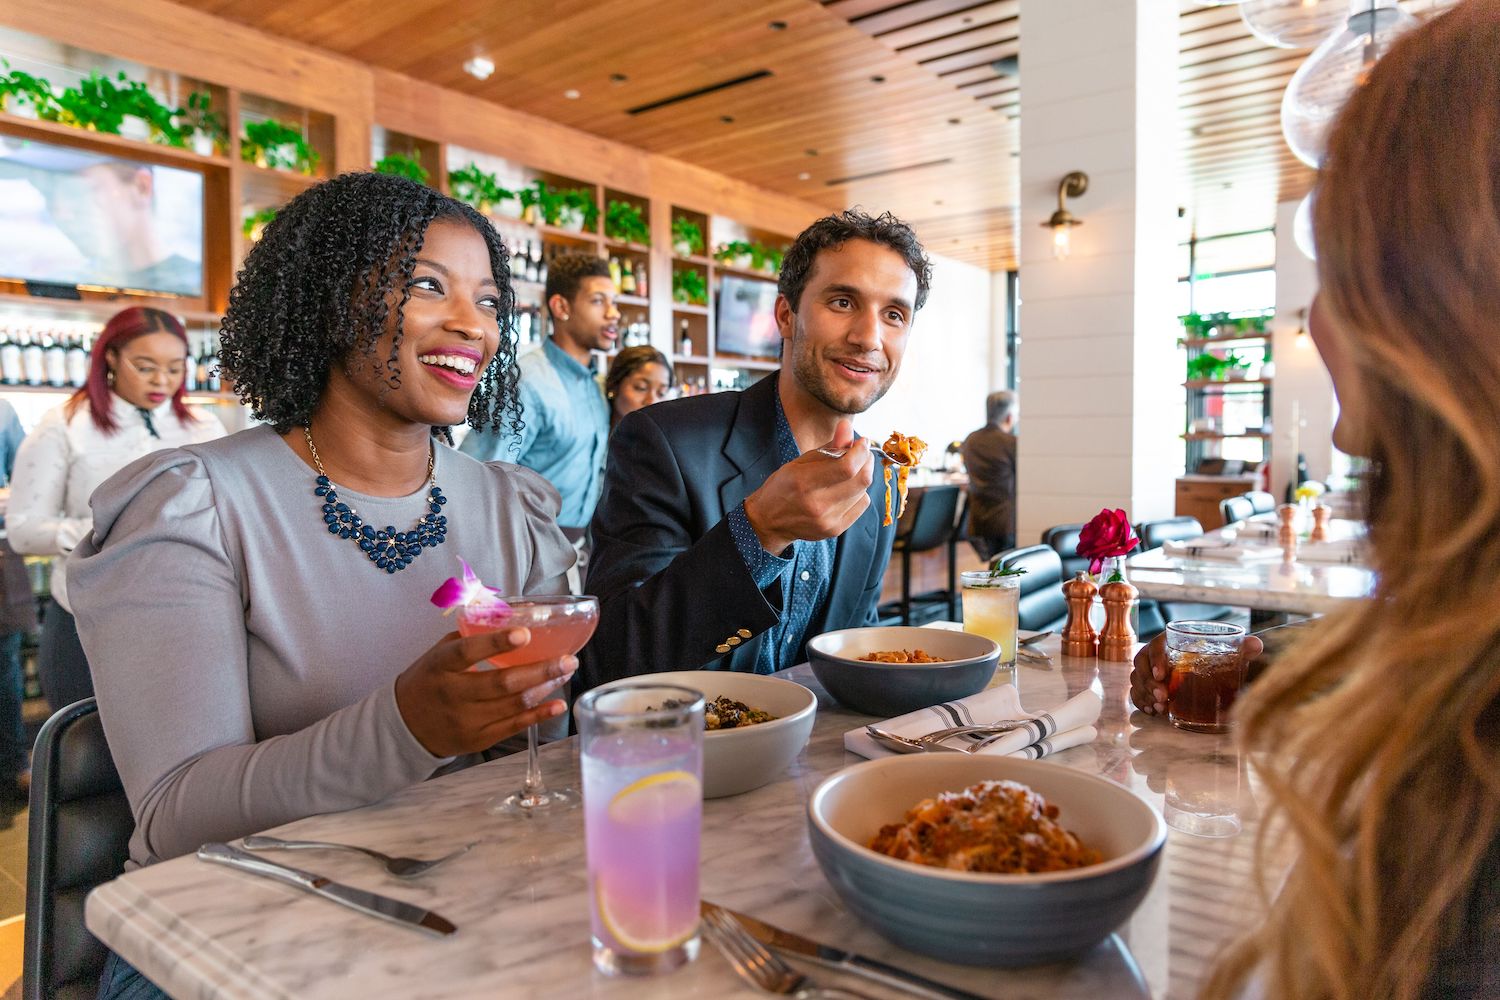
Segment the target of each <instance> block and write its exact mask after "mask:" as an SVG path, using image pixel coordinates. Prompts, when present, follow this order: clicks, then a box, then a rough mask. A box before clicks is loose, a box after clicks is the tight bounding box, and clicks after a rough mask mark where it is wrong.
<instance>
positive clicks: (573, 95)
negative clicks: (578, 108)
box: [563, 88, 583, 101]
mask: <svg viewBox="0 0 1500 1000" xmlns="http://www.w3.org/2000/svg"><path fill="white" fill-rule="evenodd" d="M563 96H564V97H566V98H567V99H568V100H570V101H576V100H578V99H579V98H580V97H582V96H583V95H582V94H580V93H579V92H578V91H576V90H573V89H572V88H569V89H568V90H565V91H563Z"/></svg>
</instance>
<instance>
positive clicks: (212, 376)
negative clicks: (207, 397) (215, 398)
mask: <svg viewBox="0 0 1500 1000" xmlns="http://www.w3.org/2000/svg"><path fill="white" fill-rule="evenodd" d="M204 388H206V389H207V390H208V391H209V392H222V391H223V390H224V384H223V382H222V381H220V379H219V348H218V346H217V345H216V344H214V343H213V342H212V341H210V342H209V346H208V380H207V381H206V382H205V383H204Z"/></svg>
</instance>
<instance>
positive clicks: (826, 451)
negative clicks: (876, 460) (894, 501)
mask: <svg viewBox="0 0 1500 1000" xmlns="http://www.w3.org/2000/svg"><path fill="white" fill-rule="evenodd" d="M817 451H818V454H820V455H827V456H828V457H829V458H843V457H844V456H845V455H847V454H849V452H848V451H847V450H846V451H834V450H833V449H832V448H819V449H817ZM870 454H872V455H879V456H880V457H881V458H883V459H885V460H886V461H887V462H890V463H891V464H892V465H900V464H902V463H900V462H898V461H896V460H895V459H894V458H892V457H891V456H889V455H887V454H886V453H885V452H884V451H882V450H880V449H879V448H877V447H875V446H874V445H873V444H872V445H870Z"/></svg>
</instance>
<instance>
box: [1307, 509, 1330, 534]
mask: <svg viewBox="0 0 1500 1000" xmlns="http://www.w3.org/2000/svg"><path fill="white" fill-rule="evenodd" d="M1331 513H1333V511H1331V510H1329V509H1328V508H1327V507H1325V506H1323V505H1322V504H1318V505H1317V506H1316V507H1314V508H1313V526H1312V534H1311V535H1309V536H1308V541H1310V542H1326V541H1328V515H1329V514H1331Z"/></svg>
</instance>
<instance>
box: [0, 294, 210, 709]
mask: <svg viewBox="0 0 1500 1000" xmlns="http://www.w3.org/2000/svg"><path fill="white" fill-rule="evenodd" d="M187 365H188V340H187V331H185V330H184V329H183V328H182V324H181V323H180V322H178V321H177V318H176V317H174V316H173V315H172V314H171V313H167V312H164V311H162V310H160V309H149V308H144V307H141V306H133V307H131V308H129V309H125V310H123V311H121V312H118V313H116V314H115V315H114V317H113V318H111V319H110V321H109V322H108V323H106V324H105V326H104V330H103V332H101V333H100V335H99V338H98V339H97V340H96V341H95V342H94V351H93V356H92V359H91V365H90V367H89V377H88V381H87V382H86V383H85V384H84V386H83V388H81V389H79V390H78V391H77V392H75V393H74V394H73V395H72V396H71V397H69V399H68V401H67V402H66V403H64V404H63V405H61V406H59V407H57V408H56V409H54V410H50V411H48V413H47V414H46V416H44V417H42V419H41V421H40V422H39V423H38V424H37V426H36V429H35V430H33V431H32V432H31V434H29V435H28V436H27V438H26V440H25V441H24V442H23V443H22V445H21V449H20V451H19V452H18V453H17V455H16V467H15V474H14V476H13V477H12V491H11V498H10V509H9V512H8V513H7V515H6V525H5V526H6V531H7V533H8V535H9V538H10V543H11V545H12V547H14V548H15V550H16V551H17V552H21V553H24V554H26V555H44V556H58V557H62V556H66V555H67V554H68V553H69V552H71V551H72V550H73V546H75V545H77V544H78V543H79V542H80V541H81V540H82V539H83V538H84V537H86V536H87V535H88V533H89V531H90V530H91V529H92V528H93V516H92V514H91V512H90V510H89V497H90V496H91V495H92V494H93V492H94V489H95V487H97V486H98V485H99V484H100V483H102V482H104V481H105V480H106V479H108V478H109V477H110V476H113V475H114V474H115V473H116V472H118V471H120V470H121V469H122V468H124V467H125V466H127V465H129V464H130V463H131V462H133V461H135V460H136V459H138V458H141V457H142V456H145V455H148V454H150V453H151V452H153V451H158V450H160V449H162V448H175V447H178V446H181V445H186V444H194V443H197V442H201V441H211V440H213V439H214V438H218V437H223V435H224V427H223V426H222V425H221V424H220V423H219V421H218V419H217V418H215V417H214V416H213V415H212V414H210V413H208V412H207V411H205V410H203V409H200V408H199V407H195V406H189V405H188V404H187V402H186V401H185V400H184V399H183V378H184V375H185V374H186V371H187ZM64 561H65V560H64V559H62V558H58V559H56V560H54V562H53V565H52V598H53V601H54V604H53V606H52V607H50V608H48V609H47V613H46V615H45V617H44V619H43V621H42V646H41V656H40V662H39V664H38V669H39V673H40V674H41V681H42V692H43V694H45V695H46V696H47V703H48V704H49V705H51V707H52V709H53V711H56V710H57V709H59V708H62V707H63V706H65V705H70V704H72V703H73V702H75V701H78V700H80V699H82V698H87V697H90V696H91V695H92V694H93V693H94V685H93V682H92V680H91V679H90V677H89V668H88V662H87V661H86V660H85V659H84V655H83V647H82V646H81V645H79V642H78V630H77V628H76V627H75V625H74V623H73V615H72V605H70V604H69V603H68V591H67V579H66V574H65V573H64V572H63V563H64Z"/></svg>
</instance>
